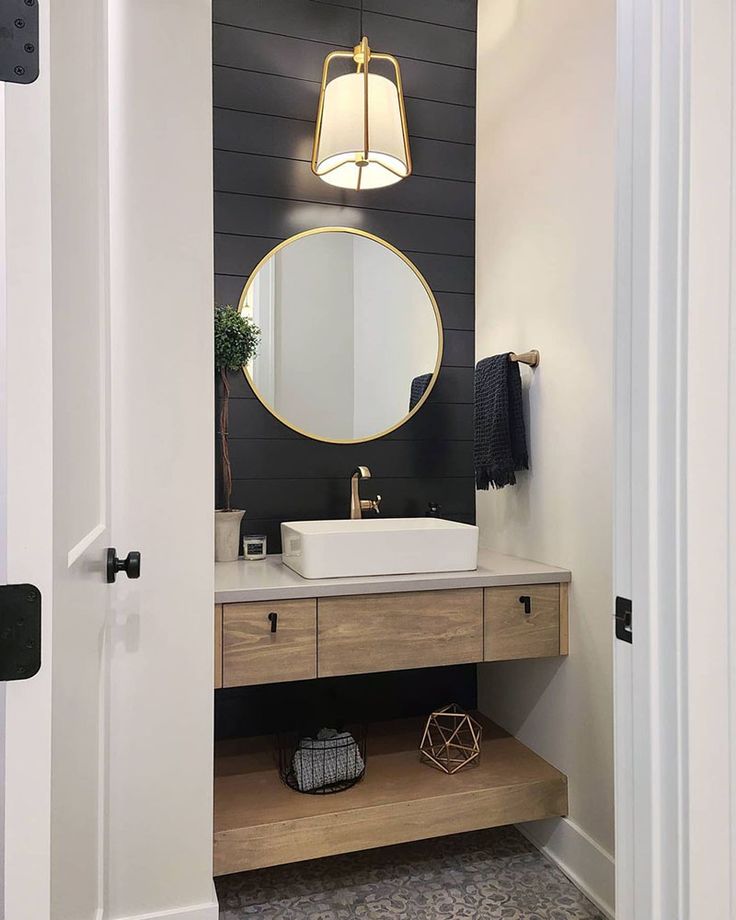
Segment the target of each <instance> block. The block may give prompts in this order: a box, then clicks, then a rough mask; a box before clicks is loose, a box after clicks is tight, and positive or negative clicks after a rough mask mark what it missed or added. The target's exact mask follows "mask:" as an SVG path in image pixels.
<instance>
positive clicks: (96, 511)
mask: <svg viewBox="0 0 736 920" xmlns="http://www.w3.org/2000/svg"><path fill="white" fill-rule="evenodd" d="M104 10H105V4H104V3H100V2H99V0H78V2H76V3H73V4H63V6H59V5H58V4H57V5H56V6H53V5H52V6H51V9H50V13H51V23H50V27H51V35H52V42H51V69H52V73H53V79H52V81H51V195H52V235H51V251H52V304H53V321H52V323H53V416H54V424H53V444H54V447H53V450H54V525H53V531H54V602H55V608H54V620H53V627H52V648H53V668H52V716H53V718H52V736H51V744H52V747H51V750H52V765H51V766H52V771H51V804H52V811H51V917H52V920H92V918H94V917H95V915H96V911H97V909H98V907H99V906H100V904H101V898H102V865H101V862H102V849H101V848H102V840H101V832H100V831H101V827H100V818H101V814H102V807H103V806H102V802H103V796H104V788H103V778H104V772H105V764H104V760H103V754H104V749H105V742H104V737H105V732H104V729H105V726H104V722H103V716H102V704H103V698H104V692H105V687H104V683H105V679H106V620H107V616H106V614H107V605H108V599H109V595H110V589H109V587H108V585H107V584H106V582H105V577H104V572H103V568H102V561H103V559H104V553H105V547H106V546H108V545H109V542H110V539H109V537H110V535H109V529H108V528H109V507H108V505H109V502H108V495H109V490H108V470H109V437H108V433H107V424H106V422H107V398H108V397H107V394H108V376H109V375H108V369H109V349H108V273H107V261H108V260H107V249H108V228H107V188H108V183H107V131H106V106H107V100H106V98H105V89H106V78H105V74H106V57H105V53H104V48H105V45H106V34H105V25H106V24H105V18H104Z"/></svg>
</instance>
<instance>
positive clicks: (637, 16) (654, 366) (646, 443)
mask: <svg viewBox="0 0 736 920" xmlns="http://www.w3.org/2000/svg"><path fill="white" fill-rule="evenodd" d="M733 20H734V6H733V2H732V0H714V2H712V3H709V4H697V3H693V2H689V0H661V2H659V3H655V2H654V0H619V4H618V142H617V163H618V170H617V204H618V208H617V255H616V288H617V290H616V316H615V342H616V356H615V374H616V384H615V403H616V423H615V424H616V456H615V510H614V519H615V540H614V545H615V560H614V585H615V593H616V594H617V595H619V596H624V597H629V598H631V599H632V601H633V634H634V639H633V644H631V645H628V644H627V643H625V642H622V641H620V640H619V641H615V643H614V646H615V650H614V676H615V731H616V738H615V759H616V854H617V855H616V869H617V873H616V874H617V885H616V903H617V911H616V916H617V917H618V918H619V920H671V918H673V917H677V918H678V920H698V918H699V917H702V916H706V915H708V916H713V917H719V918H720V917H723V918H724V920H726V918H729V920H730V918H736V882H735V881H734V880H733V879H730V878H729V875H730V872H729V870H730V867H732V866H733V865H734V864H736V830H735V828H736V677H735V675H734V672H735V671H736V617H735V616H734V609H733V608H734V603H733V599H734V596H735V595H734V591H735V589H736V560H735V558H734V545H733V542H732V538H731V533H734V532H736V531H734V530H733V528H734V525H736V501H735V498H734V496H735V494H736V493H735V492H734V488H735V487H736V470H735V469H734V458H735V457H736V415H735V412H734V406H736V366H735V365H734V361H733V358H732V357H731V355H732V354H733V349H734V345H736V332H735V331H736V306H735V304H734V300H735V298H734V290H733V281H732V268H731V266H732V264H733V259H734V255H735V254H736V248H735V242H734V228H733V208H734V201H735V198H734V160H733V149H734V130H733V123H734V105H733V100H734V61H735V60H736V54H735V53H734V47H735V46H734V21H733Z"/></svg>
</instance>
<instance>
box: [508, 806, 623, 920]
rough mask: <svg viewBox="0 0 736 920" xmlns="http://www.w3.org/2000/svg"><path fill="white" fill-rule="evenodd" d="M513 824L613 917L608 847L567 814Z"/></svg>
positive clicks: (612, 875) (612, 878)
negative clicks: (565, 815)
mask: <svg viewBox="0 0 736 920" xmlns="http://www.w3.org/2000/svg"><path fill="white" fill-rule="evenodd" d="M516 827H517V829H518V830H519V831H520V832H521V833H522V834H523V835H524V836H525V837H526V839H527V840H528V841H529V842H530V843H531V844H532V845H533V846H535V847H536V848H537V849H538V850H540V851H541V852H542V853H544V855H545V856H546V857H547V859H549V860H550V862H553V863H554V864H555V865H556V866H557V867H558V868H559V869H560V870H561V871H562V872H564V874H565V875H566V876H567V877H568V878H569V879H570V881H571V882H572V883H573V885H575V887H576V888H578V889H579V890H580V891H582V893H583V894H584V895H585V896H586V898H588V900H589V901H591V902H592V903H593V904H595V906H596V907H597V908H598V910H600V911H601V913H603V914H604V915H605V916H606V917H607V918H608V920H613V918H614V916H615V914H614V909H613V899H614V888H615V864H614V859H613V856H612V855H611V854H610V853H609V852H608V851H607V850H605V849H604V848H603V847H602V846H601V845H600V844H599V843H597V842H596V841H595V840H593V838H592V837H591V836H590V835H589V834H587V833H586V832H585V831H584V830H583V829H582V827H580V826H579V825H577V824H576V823H575V822H574V821H572V820H571V819H570V818H559V819H552V820H549V821H534V822H533V823H531V824H517V825H516Z"/></svg>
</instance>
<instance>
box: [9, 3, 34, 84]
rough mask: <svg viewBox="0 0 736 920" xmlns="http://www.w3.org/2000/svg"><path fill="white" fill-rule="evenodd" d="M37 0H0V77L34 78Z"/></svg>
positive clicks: (23, 80) (28, 80) (25, 80)
mask: <svg viewBox="0 0 736 920" xmlns="http://www.w3.org/2000/svg"><path fill="white" fill-rule="evenodd" d="M38 3H39V0H0V80H2V81H4V82H5V83H33V81H34V80H36V79H37V78H38Z"/></svg>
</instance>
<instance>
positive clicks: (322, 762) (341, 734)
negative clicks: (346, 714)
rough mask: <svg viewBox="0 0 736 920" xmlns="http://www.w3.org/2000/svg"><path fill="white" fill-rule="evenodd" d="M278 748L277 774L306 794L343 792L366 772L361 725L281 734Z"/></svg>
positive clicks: (288, 784) (278, 739) (290, 786)
mask: <svg viewBox="0 0 736 920" xmlns="http://www.w3.org/2000/svg"><path fill="white" fill-rule="evenodd" d="M277 747H278V759H279V775H280V777H281V780H282V782H284V783H286V785H287V786H288V787H289V788H290V789H293V790H294V791H295V792H302V793H305V794H307V795H331V794H332V793H334V792H344V791H345V790H346V789H350V788H351V787H352V786H354V785H355V784H356V783H359V782H360V780H361V779H362V778H363V776H364V775H365V765H366V729H365V726H364V725H349V726H347V727H345V728H341V729H340V730H325V729H321V730H318V731H314V732H309V733H307V732H292V733H288V734H280V735H278V736H277Z"/></svg>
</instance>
